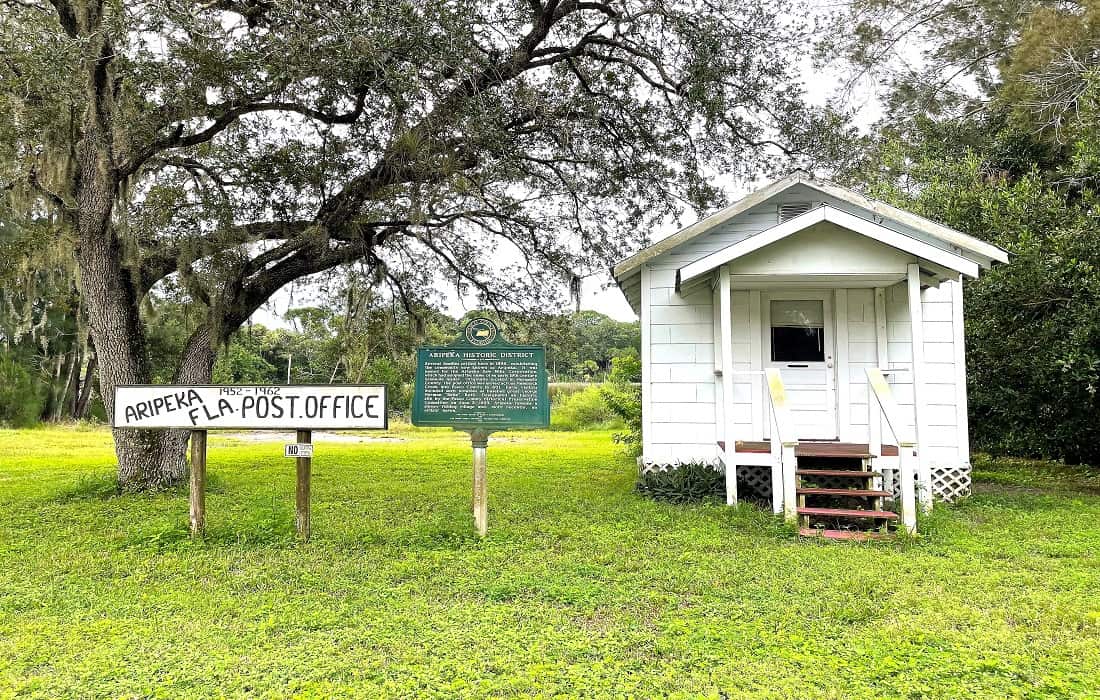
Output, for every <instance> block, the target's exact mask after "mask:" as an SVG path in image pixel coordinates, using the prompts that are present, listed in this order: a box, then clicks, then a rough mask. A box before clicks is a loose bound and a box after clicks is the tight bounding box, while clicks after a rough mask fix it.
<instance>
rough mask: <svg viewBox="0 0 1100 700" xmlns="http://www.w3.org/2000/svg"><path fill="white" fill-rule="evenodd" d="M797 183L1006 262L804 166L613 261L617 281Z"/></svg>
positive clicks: (980, 244)
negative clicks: (811, 172) (616, 263)
mask: <svg viewBox="0 0 1100 700" xmlns="http://www.w3.org/2000/svg"><path fill="white" fill-rule="evenodd" d="M796 185H805V186H806V187H809V188H811V189H814V190H817V191H818V192H821V193H823V194H826V195H829V196H831V197H835V198H836V199H839V200H841V201H845V202H848V203H850V204H853V205H855V206H857V207H860V208H862V209H865V210H867V211H868V212H870V213H872V214H876V215H878V216H881V217H883V218H886V219H892V220H893V221H896V222H898V223H900V224H903V225H905V226H908V227H910V228H912V229H915V230H917V231H920V232H922V233H924V234H926V235H928V236H930V237H932V238H934V239H937V240H940V241H942V242H944V243H945V244H947V245H949V246H951V247H954V248H957V249H959V252H960V253H962V254H963V255H964V256H965V255H966V254H967V253H969V254H970V255H971V256H974V257H976V258H978V259H979V260H980V261H981V263H982V266H983V267H988V264H989V263H991V262H1008V253H1007V252H1005V251H1004V250H1002V249H1001V248H998V247H997V246H995V245H992V244H990V243H986V242H985V241H982V240H979V239H977V238H974V237H973V236H969V235H967V234H965V233H963V232H961V231H957V230H955V229H953V228H950V227H948V226H944V225H943V224H938V223H936V222H934V221H931V220H929V219H925V218H924V217H922V216H918V215H917V214H913V213H912V212H908V211H905V210H904V209H898V208H897V207H894V206H891V205H889V204H886V203H885V202H880V201H878V200H876V199H871V198H870V197H866V196H864V195H862V194H860V193H858V192H856V191H854V190H850V189H848V188H846V187H841V186H840V185H836V184H834V183H831V182H828V181H825V180H819V179H817V178H815V177H814V176H813V175H811V174H810V173H808V172H806V171H804V170H795V171H794V172H792V173H791V174H790V175H788V176H786V177H784V178H782V179H780V180H776V181H775V182H773V183H771V184H769V185H767V186H766V187H764V188H762V189H759V190H757V191H755V192H753V193H751V194H749V195H747V196H745V197H743V198H741V199H739V200H738V201H736V202H734V203H733V204H731V205H729V206H728V207H726V208H725V209H722V210H720V211H718V212H715V213H714V214H711V215H710V216H707V217H705V218H703V219H700V220H699V221H697V222H695V223H694V224H691V225H690V226H687V227H685V228H683V229H680V230H679V231H677V232H676V233H674V234H673V235H671V236H669V237H668V238H665V239H663V240H661V241H658V242H657V243H654V244H653V245H651V246H649V247H648V248H645V249H643V250H640V251H638V252H637V253H635V254H634V255H632V256H630V257H629V258H627V259H625V260H623V261H622V262H620V263H619V264H618V265H616V266H615V268H614V270H613V271H612V273H613V275H614V277H615V279H616V281H619V282H621V281H623V280H624V279H626V278H627V277H629V276H631V275H633V274H634V273H636V272H637V271H638V269H639V268H641V266H642V265H643V264H644V263H646V262H648V261H650V260H652V259H654V258H656V257H658V256H660V255H662V254H664V253H667V252H669V251H671V250H673V249H674V248H677V247H679V246H681V245H683V244H685V243H687V242H688V241H691V240H693V239H695V238H697V237H699V236H701V235H703V234H704V233H706V232H707V231H710V230H711V229H713V228H715V227H716V226H720V225H721V224H724V223H725V222H727V221H729V220H730V219H732V218H734V217H735V216H737V215H738V214H741V213H744V212H746V211H748V210H749V209H752V208H753V207H755V206H757V205H758V204H762V203H763V202H765V201H767V200H769V199H771V198H772V197H774V196H776V195H778V194H780V193H782V192H784V191H786V190H788V189H790V188H792V187H794V186H796ZM832 211H834V212H835V211H837V210H836V209H835V208H834V209H832ZM857 218H858V217H857ZM872 223H873V222H872ZM758 235H759V234H758ZM967 257H969V256H967Z"/></svg>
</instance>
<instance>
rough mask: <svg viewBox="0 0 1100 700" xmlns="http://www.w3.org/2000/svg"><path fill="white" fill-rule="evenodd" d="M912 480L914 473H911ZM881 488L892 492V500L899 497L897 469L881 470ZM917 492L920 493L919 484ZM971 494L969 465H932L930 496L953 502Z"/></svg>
mask: <svg viewBox="0 0 1100 700" xmlns="http://www.w3.org/2000/svg"><path fill="white" fill-rule="evenodd" d="M913 478H914V480H915V479H916V475H915V474H914V475H913ZM882 484H883V486H882V488H883V490H884V491H889V492H891V493H892V494H894V500H899V499H901V480H900V479H898V470H897V469H883V470H882ZM917 493H920V487H919V484H918V485H917ZM970 494H971V479H970V465H969V464H964V465H962V466H953V467H940V466H934V467H932V497H933V498H935V499H936V500H939V501H946V502H948V503H954V502H955V501H957V500H958V499H960V498H965V497H967V496H969V495H970Z"/></svg>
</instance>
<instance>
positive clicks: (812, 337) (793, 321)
mask: <svg viewBox="0 0 1100 700" xmlns="http://www.w3.org/2000/svg"><path fill="white" fill-rule="evenodd" d="M770 311H771V340H772V362H824V361H825V302H823V301H821V300H820V299H805V300H802V299H799V300H792V301H787V300H783V301H773V302H771V307H770Z"/></svg>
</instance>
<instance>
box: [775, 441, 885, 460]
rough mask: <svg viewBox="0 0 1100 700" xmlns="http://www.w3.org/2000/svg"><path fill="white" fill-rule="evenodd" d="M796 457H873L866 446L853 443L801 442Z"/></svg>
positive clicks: (796, 450) (795, 453) (795, 449)
mask: <svg viewBox="0 0 1100 700" xmlns="http://www.w3.org/2000/svg"><path fill="white" fill-rule="evenodd" d="M794 455H795V457H842V458H845V459H865V458H867V457H870V456H871V452H870V451H869V450H868V447H867V445H866V444H862V445H861V444H859V443H852V442H799V443H798V446H797V447H795V448H794Z"/></svg>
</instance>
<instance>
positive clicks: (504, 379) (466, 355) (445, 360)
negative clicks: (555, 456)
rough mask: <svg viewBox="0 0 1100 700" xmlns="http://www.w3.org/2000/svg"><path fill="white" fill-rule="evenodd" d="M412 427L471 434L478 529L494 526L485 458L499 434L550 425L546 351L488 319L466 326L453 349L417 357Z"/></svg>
mask: <svg viewBox="0 0 1100 700" xmlns="http://www.w3.org/2000/svg"><path fill="white" fill-rule="evenodd" d="M415 387H416V393H415V395H414V396H413V412H412V422H413V425H423V426H447V427H451V428H454V429H455V430H464V431H466V432H468V433H469V434H470V446H471V447H472V448H473V463H474V489H473V511H474V529H475V530H476V531H477V534H478V536H480V537H484V536H485V533H486V532H487V531H488V527H489V500H488V499H489V489H488V485H487V478H486V458H487V452H488V447H489V434H490V433H492V432H493V431H496V430H511V429H515V428H545V427H546V426H548V425H550V395H549V391H548V385H547V377H546V349H545V348H543V347H542V346H537V345H513V344H512V343H509V342H508V341H506V340H504V339H503V338H501V336H500V333H499V331H498V329H497V326H496V324H495V323H493V321H491V320H490V319H487V318H475V319H473V320H472V321H470V322H469V323H467V324H466V327H465V328H464V329H463V331H462V335H461V336H459V338H458V339H457V340H455V342H453V343H451V344H450V345H442V346H436V347H424V348H420V349H418V350H417V352H416V385H415Z"/></svg>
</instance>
